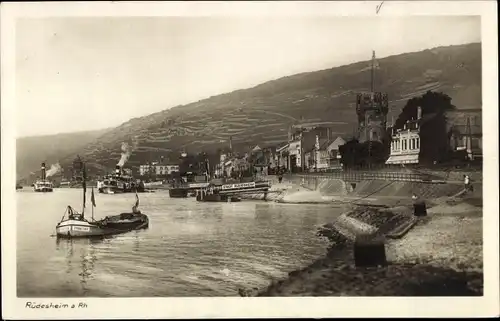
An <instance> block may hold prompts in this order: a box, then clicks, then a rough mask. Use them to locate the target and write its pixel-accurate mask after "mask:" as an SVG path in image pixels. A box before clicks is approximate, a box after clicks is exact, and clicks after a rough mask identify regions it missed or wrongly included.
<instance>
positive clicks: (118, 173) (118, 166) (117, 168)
mask: <svg viewBox="0 0 500 321" xmlns="http://www.w3.org/2000/svg"><path fill="white" fill-rule="evenodd" d="M115 173H116V175H121V173H122V168H121V166H120V165H116V168H115Z"/></svg>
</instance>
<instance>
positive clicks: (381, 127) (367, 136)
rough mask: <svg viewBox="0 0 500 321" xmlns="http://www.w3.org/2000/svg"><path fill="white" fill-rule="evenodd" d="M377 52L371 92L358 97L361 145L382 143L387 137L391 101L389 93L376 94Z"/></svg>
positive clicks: (373, 59)
mask: <svg viewBox="0 0 500 321" xmlns="http://www.w3.org/2000/svg"><path fill="white" fill-rule="evenodd" d="M375 68H376V61H375V51H373V56H372V65H371V82H370V84H371V85H370V89H371V91H370V92H368V93H367V92H364V93H358V94H357V95H356V113H357V115H358V137H359V138H358V139H359V142H360V143H363V142H366V141H373V142H375V141H377V142H380V143H382V141H383V139H384V138H385V135H386V125H387V113H388V112H389V99H388V95H387V93H382V92H376V91H375V89H374V85H375V84H374V79H375Z"/></svg>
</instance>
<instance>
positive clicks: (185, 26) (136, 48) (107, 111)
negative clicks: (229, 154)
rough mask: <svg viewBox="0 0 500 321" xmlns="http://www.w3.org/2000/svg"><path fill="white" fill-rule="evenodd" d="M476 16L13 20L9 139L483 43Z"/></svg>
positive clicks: (95, 125) (96, 125) (109, 122)
mask: <svg viewBox="0 0 500 321" xmlns="http://www.w3.org/2000/svg"><path fill="white" fill-rule="evenodd" d="M480 30H481V26H480V18H479V17H467V16H463V17H459V16H458V17H457V16H456V17H445V16H435V17H401V18H399V17H393V18H388V17H352V16H351V17H315V18H313V17H290V18H285V17H269V16H268V17H234V18H231V17H137V18H129V17H98V18H92V17H73V18H23V19H19V20H18V21H17V24H16V112H17V137H24V136H35V135H46V134H55V133H61V132H74V131H82V130H93V129H102V128H108V127H113V126H118V125H120V124H121V123H123V122H126V121H128V120H129V119H131V118H134V117H140V116H145V115H148V114H151V113H154V112H158V111H161V110H164V109H167V108H171V107H174V106H176V105H181V104H188V103H190V102H195V101H198V100H201V99H204V98H208V97H210V96H214V95H218V94H222V93H226V92H230V91H233V90H236V89H242V88H249V87H253V86H256V85H258V84H260V83H263V82H266V81H269V80H272V79H277V78H280V77H283V76H288V75H293V74H296V73H300V72H307V71H315V70H322V69H327V68H332V67H336V66H341V65H345V64H349V63H353V62H356V61H363V60H369V59H370V58H371V53H372V50H375V51H376V54H377V57H386V56H390V55H394V54H400V53H405V52H414V51H420V50H425V49H429V48H433V47H437V46H447V45H455V44H465V43H471V42H480V41H481V31H480Z"/></svg>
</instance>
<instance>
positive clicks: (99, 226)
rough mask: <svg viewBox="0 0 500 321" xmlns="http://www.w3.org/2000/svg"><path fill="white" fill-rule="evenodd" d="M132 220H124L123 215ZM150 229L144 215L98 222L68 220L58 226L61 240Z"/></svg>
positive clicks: (108, 218) (119, 216)
mask: <svg viewBox="0 0 500 321" xmlns="http://www.w3.org/2000/svg"><path fill="white" fill-rule="evenodd" d="M124 214H125V215H130V216H131V217H130V218H125V219H123V218H122V216H123V215H124ZM148 227H149V219H148V217H147V216H146V215H144V214H133V213H122V214H120V215H114V216H109V217H106V218H105V219H103V220H100V221H96V222H88V221H85V220H66V221H63V222H61V223H59V224H58V225H57V226H56V236H57V237H59V238H93V237H104V236H111V235H116V234H122V233H126V232H130V231H133V230H140V229H146V228H148Z"/></svg>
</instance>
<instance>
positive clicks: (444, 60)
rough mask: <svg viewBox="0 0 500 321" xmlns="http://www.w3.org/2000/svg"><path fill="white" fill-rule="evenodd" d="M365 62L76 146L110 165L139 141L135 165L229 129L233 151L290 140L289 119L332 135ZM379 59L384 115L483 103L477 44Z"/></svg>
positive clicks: (197, 146)
mask: <svg viewBox="0 0 500 321" xmlns="http://www.w3.org/2000/svg"><path fill="white" fill-rule="evenodd" d="M369 55H370V53H367V56H368V57H369ZM369 64H370V62H369V61H364V62H358V63H354V64H350V65H346V66H341V67H337V68H332V69H327V70H321V71H315V72H309V73H302V74H297V75H293V76H289V77H284V78H281V79H277V80H273V81H269V82H266V83H264V84H261V85H258V86H256V87H254V88H249V89H243V90H237V91H234V92H231V93H227V94H223V95H218V96H214V97H210V98H208V99H204V100H201V101H198V102H194V103H191V104H188V105H184V106H177V107H174V108H171V109H168V110H164V111H161V112H158V113H155V114H151V115H148V116H145V117H140V118H135V119H132V120H130V121H128V122H126V123H124V124H122V125H121V126H119V127H116V128H114V129H112V130H109V131H107V132H106V133H104V134H103V135H102V136H101V137H99V139H98V140H94V141H93V142H91V143H89V144H86V146H85V148H82V149H81V150H80V151H79V153H80V154H81V155H83V156H84V157H85V158H86V159H87V160H88V161H89V162H92V163H95V164H99V165H101V166H102V165H104V166H106V167H107V168H112V167H113V166H114V165H115V164H116V163H117V162H118V160H119V159H120V152H121V150H120V146H121V144H122V142H128V143H129V144H135V145H136V146H137V148H136V149H135V151H134V152H133V154H132V156H131V157H130V160H129V162H128V163H127V166H134V167H135V166H138V165H139V164H140V163H143V162H145V161H147V160H149V159H154V158H158V157H159V156H160V155H164V156H166V157H168V155H169V154H170V155H172V156H171V157H172V158H174V156H173V154H172V152H175V155H177V152H178V151H180V150H182V149H184V150H186V151H187V152H197V151H200V150H205V151H215V150H216V149H217V148H219V147H224V146H227V145H228V140H229V137H230V136H232V137H233V146H234V147H235V149H236V150H244V149H245V150H247V149H248V148H250V147H251V146H253V145H256V144H259V146H261V147H263V146H266V145H274V144H278V143H280V142H283V141H285V140H286V139H287V131H288V126H289V125H291V124H296V123H299V122H301V123H307V122H331V123H332V128H333V131H334V133H333V135H336V134H339V135H341V134H342V135H345V134H347V135H350V134H352V132H353V129H354V128H355V125H356V114H355V108H354V102H355V94H356V93H357V92H360V91H367V90H369V86H370V69H369V68H368V67H369ZM378 64H379V68H378V70H377V71H376V76H375V77H376V85H375V89H376V90H377V91H384V92H387V93H388V94H389V99H390V101H391V103H390V109H391V112H390V114H389V118H388V119H389V120H390V119H391V117H392V116H394V118H397V115H398V114H399V111H400V109H401V108H402V107H403V106H404V104H405V102H406V100H408V99H409V98H411V97H414V96H417V95H421V94H423V93H425V92H426V91H427V90H434V91H442V92H444V93H446V94H448V95H449V96H451V97H452V99H453V100H452V103H453V104H454V105H456V106H457V108H459V109H460V108H464V109H467V108H469V109H470V108H481V45H480V44H478V43H476V44H468V45H460V46H448V47H439V48H434V49H429V50H424V51H421V52H415V53H405V54H401V55H395V56H391V57H386V58H382V59H378ZM79 146H80V147H83V146H84V144H80V145H79ZM78 149H79V147H78V146H75V147H74V150H75V151H76V150H78ZM73 156H74V155H73ZM18 157H19V156H18ZM71 160H72V158H71V157H69V158H67V160H65V161H66V162H70V161H71ZM35 162H38V160H35ZM63 166H64V164H63ZM101 166H99V167H101Z"/></svg>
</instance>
